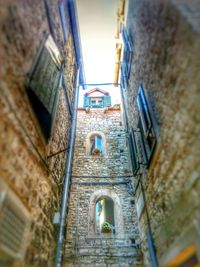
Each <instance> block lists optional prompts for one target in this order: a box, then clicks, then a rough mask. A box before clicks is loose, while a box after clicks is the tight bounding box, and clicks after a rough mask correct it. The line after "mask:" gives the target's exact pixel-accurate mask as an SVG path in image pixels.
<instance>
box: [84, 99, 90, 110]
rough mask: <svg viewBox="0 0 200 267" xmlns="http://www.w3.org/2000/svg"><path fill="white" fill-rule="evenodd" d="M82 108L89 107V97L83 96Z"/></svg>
mask: <svg viewBox="0 0 200 267" xmlns="http://www.w3.org/2000/svg"><path fill="white" fill-rule="evenodd" d="M83 106H84V108H87V107H90V97H87V96H84V104H83Z"/></svg>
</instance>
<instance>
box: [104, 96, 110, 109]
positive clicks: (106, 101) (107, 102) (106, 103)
mask: <svg viewBox="0 0 200 267" xmlns="http://www.w3.org/2000/svg"><path fill="white" fill-rule="evenodd" d="M110 106H111V97H110V96H104V107H110Z"/></svg>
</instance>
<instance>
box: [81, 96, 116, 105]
mask: <svg viewBox="0 0 200 267" xmlns="http://www.w3.org/2000/svg"><path fill="white" fill-rule="evenodd" d="M83 106H84V108H87V107H90V108H104V107H110V106H111V97H110V96H103V97H88V96H85V97H84V105H83Z"/></svg>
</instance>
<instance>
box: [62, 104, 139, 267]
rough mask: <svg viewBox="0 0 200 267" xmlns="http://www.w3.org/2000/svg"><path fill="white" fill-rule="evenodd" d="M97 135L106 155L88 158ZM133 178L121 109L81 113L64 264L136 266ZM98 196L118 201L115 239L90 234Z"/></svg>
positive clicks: (79, 112) (136, 237) (94, 110)
mask: <svg viewBox="0 0 200 267" xmlns="http://www.w3.org/2000/svg"><path fill="white" fill-rule="evenodd" d="M96 131H97V132H99V133H101V134H104V135H105V139H106V153H105V148H104V152H103V153H104V155H103V156H99V157H94V156H92V155H88V151H87V136H88V134H89V133H91V132H96ZM131 180H132V174H131V171H130V168H129V163H128V151H127V145H126V132H125V130H124V128H123V126H122V124H121V113H120V109H119V107H117V108H109V109H108V110H106V109H105V110H104V109H90V110H85V109H79V110H78V121H77V131H76V141H75V151H74V160H73V171H72V185H71V190H70V201H69V207H68V209H69V212H68V219H67V236H66V241H67V242H66V248H65V262H66V266H77V265H78V266H86V265H87V266H135V265H134V264H136V265H137V264H140V256H139V251H138V249H137V245H138V244H139V238H138V228H137V227H138V226H137V219H136V212H135V206H134V202H133V197H132V195H131V193H130V191H131V190H130V188H129V185H130V183H131ZM106 183H107V184H106ZM101 195H102V196H104V195H107V196H110V197H111V198H113V199H114V201H116V203H117V201H119V206H117V205H118V204H116V203H115V207H116V208H117V207H118V208H117V210H115V213H116V214H115V216H118V215H117V212H120V211H121V213H120V214H121V215H119V216H118V217H116V218H115V219H116V220H118V221H120V222H119V228H118V229H116V235H115V236H113V235H112V236H109V237H108V236H106V234H97V233H96V232H95V230H94V224H95V215H94V207H95V203H96V201H97V200H98V199H97V198H98V197H99V196H101ZM95 196H96V197H95ZM97 196H98V197H97ZM92 199H93V200H92ZM92 205H93V206H92ZM92 207H93V208H92ZM115 223H116V225H117V222H116V221H115ZM131 240H132V241H131Z"/></svg>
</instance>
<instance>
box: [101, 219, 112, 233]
mask: <svg viewBox="0 0 200 267" xmlns="http://www.w3.org/2000/svg"><path fill="white" fill-rule="evenodd" d="M101 232H102V233H112V227H111V225H110V223H108V222H104V223H103V224H102V227H101Z"/></svg>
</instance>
